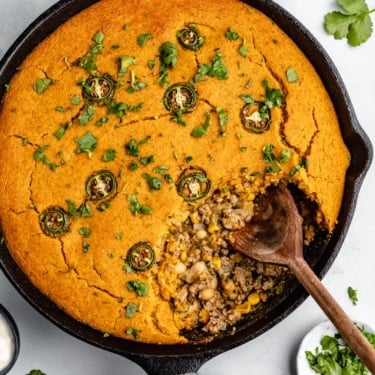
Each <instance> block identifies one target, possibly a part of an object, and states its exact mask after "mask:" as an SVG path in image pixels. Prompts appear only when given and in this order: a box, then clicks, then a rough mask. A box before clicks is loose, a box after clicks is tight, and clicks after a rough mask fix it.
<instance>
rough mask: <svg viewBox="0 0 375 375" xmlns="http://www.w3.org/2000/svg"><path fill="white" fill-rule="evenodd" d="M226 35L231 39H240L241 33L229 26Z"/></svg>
mask: <svg viewBox="0 0 375 375" xmlns="http://www.w3.org/2000/svg"><path fill="white" fill-rule="evenodd" d="M225 37H226V38H227V39H229V40H238V39H239V37H240V36H239V34H238V33H237V32H235V31H234V30H233V29H232V28H229V29H228V30H227V31H226V32H225Z"/></svg>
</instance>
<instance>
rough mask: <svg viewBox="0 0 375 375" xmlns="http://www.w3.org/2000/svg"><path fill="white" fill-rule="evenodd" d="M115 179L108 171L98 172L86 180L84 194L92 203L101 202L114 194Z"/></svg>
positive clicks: (115, 187)
mask: <svg viewBox="0 0 375 375" xmlns="http://www.w3.org/2000/svg"><path fill="white" fill-rule="evenodd" d="M116 189H117V182H116V177H115V176H114V174H113V173H112V172H110V171H106V170H103V171H98V172H95V173H93V174H92V175H91V176H89V178H88V179H87V180H86V193H87V195H88V196H89V198H90V199H91V200H92V201H102V200H105V199H107V198H109V197H110V196H111V195H113V194H114V193H115V192H116Z"/></svg>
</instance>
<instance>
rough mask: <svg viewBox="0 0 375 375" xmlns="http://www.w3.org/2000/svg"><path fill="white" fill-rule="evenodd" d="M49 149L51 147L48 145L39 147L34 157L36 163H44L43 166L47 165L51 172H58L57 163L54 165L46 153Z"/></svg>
mask: <svg viewBox="0 0 375 375" xmlns="http://www.w3.org/2000/svg"><path fill="white" fill-rule="evenodd" d="M48 147H49V146H48V145H46V146H40V147H38V148H37V150H36V151H35V152H34V155H33V156H34V160H35V161H40V162H42V163H43V164H45V165H47V166H48V167H49V169H50V170H51V171H54V170H56V168H57V165H56V164H55V163H52V162H51V161H50V160H49V159H48V157H47V155H46V153H45V152H46V150H47V149H48Z"/></svg>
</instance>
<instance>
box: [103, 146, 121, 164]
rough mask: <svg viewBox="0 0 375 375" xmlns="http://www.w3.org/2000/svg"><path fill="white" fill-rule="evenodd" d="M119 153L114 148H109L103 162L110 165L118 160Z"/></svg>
mask: <svg viewBox="0 0 375 375" xmlns="http://www.w3.org/2000/svg"><path fill="white" fill-rule="evenodd" d="M116 155H117V151H116V150H115V149H113V148H109V149H107V150H106V152H105V154H104V155H103V159H102V160H103V161H104V162H106V163H108V162H110V161H112V160H115V159H116Z"/></svg>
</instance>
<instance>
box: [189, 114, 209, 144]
mask: <svg viewBox="0 0 375 375" xmlns="http://www.w3.org/2000/svg"><path fill="white" fill-rule="evenodd" d="M210 119H211V116H210V114H209V113H207V115H206V119H205V120H204V123H203V124H202V125H199V126H197V127H195V128H194V129H193V130H192V131H191V133H190V135H191V136H192V137H194V138H202V137H204V136H205V135H207V130H208V128H209V126H210Z"/></svg>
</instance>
